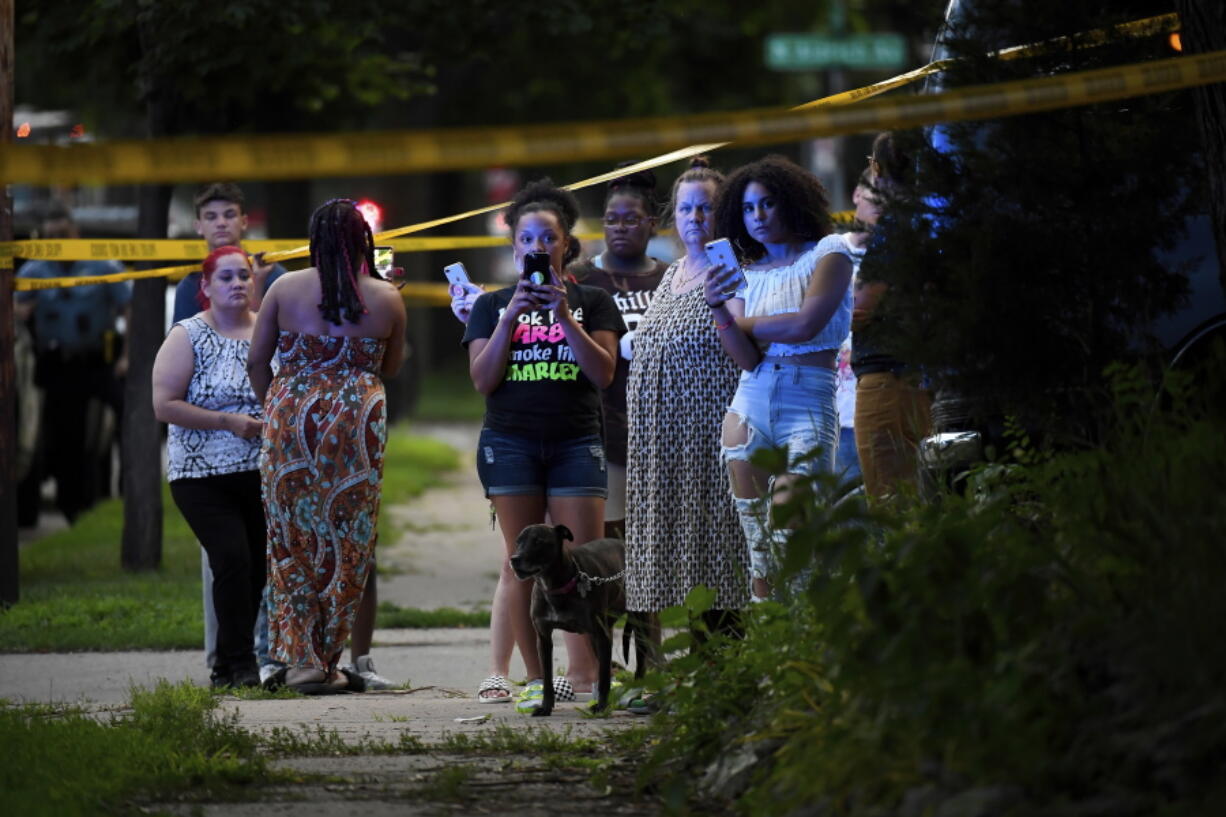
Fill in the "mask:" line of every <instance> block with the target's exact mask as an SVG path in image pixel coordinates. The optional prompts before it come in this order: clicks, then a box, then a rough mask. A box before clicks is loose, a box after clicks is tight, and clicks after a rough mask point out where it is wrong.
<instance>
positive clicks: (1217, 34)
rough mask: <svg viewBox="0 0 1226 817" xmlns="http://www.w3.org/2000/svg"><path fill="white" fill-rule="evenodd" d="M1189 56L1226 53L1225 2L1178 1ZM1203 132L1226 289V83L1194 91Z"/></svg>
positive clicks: (1221, 276) (1220, 270) (1220, 269)
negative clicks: (1211, 52) (1214, 52)
mask: <svg viewBox="0 0 1226 817" xmlns="http://www.w3.org/2000/svg"><path fill="white" fill-rule="evenodd" d="M1175 9H1176V11H1178V12H1179V19H1180V22H1181V24H1182V25H1181V29H1182V30H1181V32H1180V38H1181V39H1182V41H1183V50H1184V53H1186V54H1204V53H1206V52H1210V51H1222V50H1226V3H1223V2H1222V0H1175ZM1192 94H1193V98H1194V99H1195V100H1196V120H1197V124H1198V126H1199V129H1200V138H1201V161H1203V162H1204V163H1205V172H1206V175H1207V176H1208V178H1209V214H1210V215H1211V216H1212V218H1213V233H1214V237H1215V238H1216V239H1217V259H1218V279H1219V280H1220V281H1221V282H1222V286H1223V287H1226V83H1221V82H1219V83H1216V84H1214V85H1201V86H1200V87H1198V88H1194V89H1193V91H1192Z"/></svg>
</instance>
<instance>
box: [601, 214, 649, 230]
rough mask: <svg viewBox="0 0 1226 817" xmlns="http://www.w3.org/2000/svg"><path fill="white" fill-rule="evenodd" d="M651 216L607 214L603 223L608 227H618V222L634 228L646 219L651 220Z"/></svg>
mask: <svg viewBox="0 0 1226 817" xmlns="http://www.w3.org/2000/svg"><path fill="white" fill-rule="evenodd" d="M650 220H651V217H650V216H634V215H630V216H605V217H604V218H603V219H602V220H601V223H602V224H604V226H606V227H616V226H617V225H618V224H624V225H626V226H627V227H629V228H631V229H634V228H635V227H637V226H639V225H640V224H642V223H643V222H644V221H650Z"/></svg>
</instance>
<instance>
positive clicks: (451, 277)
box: [443, 261, 469, 287]
mask: <svg viewBox="0 0 1226 817" xmlns="http://www.w3.org/2000/svg"><path fill="white" fill-rule="evenodd" d="M443 275H445V276H447V283H449V284H453V285H455V286H458V287H463V286H464V285H465V284H467V283H469V280H468V270H466V269H464V265H463V264H461V263H460V262H459V261H457V262H455V263H454V264H448V265H447V266H445V267H443Z"/></svg>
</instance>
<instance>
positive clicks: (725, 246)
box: [706, 238, 745, 288]
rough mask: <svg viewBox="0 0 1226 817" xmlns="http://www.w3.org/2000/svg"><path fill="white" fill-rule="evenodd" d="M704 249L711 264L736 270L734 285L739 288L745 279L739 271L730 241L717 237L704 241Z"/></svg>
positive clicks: (739, 266)
mask: <svg viewBox="0 0 1226 817" xmlns="http://www.w3.org/2000/svg"><path fill="white" fill-rule="evenodd" d="M706 250H707V260H708V261H710V262H711V263H712V264H716V265H722V266H724V267H726V268H728V269H732V270H736V271H737V274H736V285H737V287H738V288H739V287H740V286H741V284H742V283H743V282H744V281H745V274H744V273H742V272H741V264H740V262H739V261H737V260H736V253H735V252H733V251H732V242H730V241H729V240H728V239H726V238H717V239H715V240H714V241H708V242H707V243H706Z"/></svg>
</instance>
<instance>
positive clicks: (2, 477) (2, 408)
mask: <svg viewBox="0 0 1226 817" xmlns="http://www.w3.org/2000/svg"><path fill="white" fill-rule="evenodd" d="M0 126H2V128H0V144H8V143H9V142H11V141H12V140H13V0H0ZM12 204H13V202H12V199H11V198H9V194H8V186H7V185H2V186H0V242H4V241H12V240H13V210H12ZM15 272H16V270H14V269H13V260H12V258H11V257H9V258H4V257H2V256H0V608H2V607H8V606H9V605H10V604H16V603H17V596H18V576H17V389H16V388H15V386H16V381H17V372H16V367H15V364H14V361H13V343H14V339H13V331H14V327H13V320H14V318H13V294H12V293H13V274H14V273H15Z"/></svg>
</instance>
